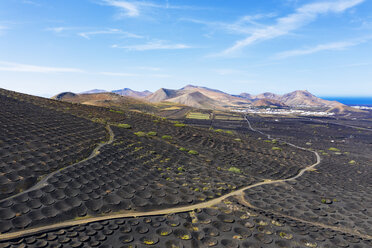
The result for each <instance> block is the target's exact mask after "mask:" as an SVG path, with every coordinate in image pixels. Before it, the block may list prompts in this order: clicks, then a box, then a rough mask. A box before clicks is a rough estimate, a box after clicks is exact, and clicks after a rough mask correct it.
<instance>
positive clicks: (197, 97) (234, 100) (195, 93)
mask: <svg viewBox="0 0 372 248" xmlns="http://www.w3.org/2000/svg"><path fill="white" fill-rule="evenodd" d="M145 99H146V100H148V101H150V102H162V101H168V102H174V103H180V104H185V105H188V106H192V107H198V108H205V109H225V108H228V107H237V106H242V105H249V104H250V103H251V101H250V100H248V99H242V98H241V97H237V96H233V95H230V94H228V93H225V92H222V91H220V90H215V89H210V88H207V87H200V86H195V85H186V86H185V87H183V88H181V89H179V90H172V89H164V88H161V89H159V90H157V91H156V92H154V93H153V94H151V95H149V96H148V97H146V98H145Z"/></svg>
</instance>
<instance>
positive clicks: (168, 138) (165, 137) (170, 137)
mask: <svg viewBox="0 0 372 248" xmlns="http://www.w3.org/2000/svg"><path fill="white" fill-rule="evenodd" d="M161 138H162V139H165V140H171V139H173V138H172V136H170V135H163V136H161Z"/></svg>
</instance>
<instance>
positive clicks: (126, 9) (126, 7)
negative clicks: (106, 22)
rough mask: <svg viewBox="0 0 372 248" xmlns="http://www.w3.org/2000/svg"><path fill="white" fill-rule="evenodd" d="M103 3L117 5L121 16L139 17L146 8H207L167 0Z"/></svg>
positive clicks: (111, 0) (105, 0)
mask: <svg viewBox="0 0 372 248" xmlns="http://www.w3.org/2000/svg"><path fill="white" fill-rule="evenodd" d="M101 3H102V4H105V5H108V6H112V7H116V8H118V9H119V10H120V13H121V16H124V17H137V16H139V15H140V14H141V11H142V10H143V9H144V8H157V9H175V10H201V9H205V8H200V7H194V6H187V5H173V4H170V3H169V2H168V1H166V3H165V4H159V3H154V2H149V1H126V0H102V2H101Z"/></svg>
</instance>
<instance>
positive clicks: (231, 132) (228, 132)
mask: <svg viewBox="0 0 372 248" xmlns="http://www.w3.org/2000/svg"><path fill="white" fill-rule="evenodd" d="M225 133H227V134H234V133H233V131H230V130H227V131H225Z"/></svg>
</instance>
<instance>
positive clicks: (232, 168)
mask: <svg viewBox="0 0 372 248" xmlns="http://www.w3.org/2000/svg"><path fill="white" fill-rule="evenodd" d="M228 171H230V172H233V173H239V174H240V173H242V171H241V170H240V169H239V168H236V167H230V168H229V170H228Z"/></svg>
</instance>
